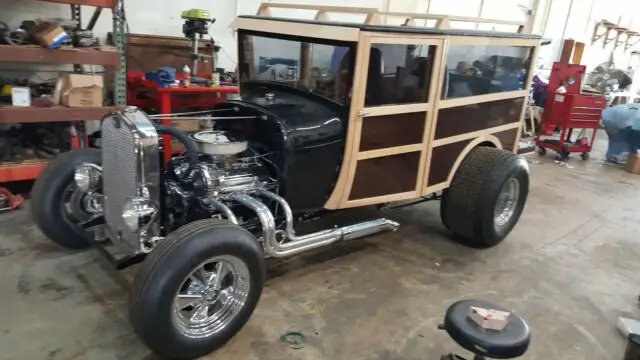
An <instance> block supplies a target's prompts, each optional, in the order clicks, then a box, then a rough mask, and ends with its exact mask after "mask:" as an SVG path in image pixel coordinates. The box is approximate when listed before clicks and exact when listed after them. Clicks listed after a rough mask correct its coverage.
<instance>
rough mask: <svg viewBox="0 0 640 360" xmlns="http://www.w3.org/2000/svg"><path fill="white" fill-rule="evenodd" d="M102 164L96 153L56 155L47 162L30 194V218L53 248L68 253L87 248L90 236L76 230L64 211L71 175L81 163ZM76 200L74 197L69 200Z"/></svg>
mask: <svg viewBox="0 0 640 360" xmlns="http://www.w3.org/2000/svg"><path fill="white" fill-rule="evenodd" d="M85 162H88V163H93V164H96V165H100V164H102V156H101V152H100V150H99V149H90V148H89V149H80V150H72V151H69V152H65V153H62V154H60V155H58V156H57V157H56V158H55V159H53V160H52V161H50V162H49V164H48V165H47V167H45V169H44V170H43V171H42V173H41V174H40V176H38V178H37V179H36V181H35V184H34V185H33V189H32V190H31V217H32V219H33V222H35V224H36V225H37V226H38V228H39V229H40V230H41V231H42V232H43V233H44V234H45V235H46V236H47V237H48V238H49V239H51V240H52V241H53V242H55V243H56V244H58V245H60V246H62V247H65V248H68V249H82V248H85V247H88V246H89V244H90V243H89V241H90V240H91V236H93V235H92V233H91V232H88V231H86V230H84V229H82V228H80V227H79V226H78V225H77V224H78V221H77V220H78V219H74V218H73V215H71V214H69V212H67V210H66V209H65V202H67V201H72V199H71V198H72V194H71V193H69V190H70V189H71V187H72V186H73V185H74V184H75V183H74V180H73V174H74V173H75V171H76V167H77V166H78V165H80V164H82V163H85ZM73 200H77V197H73Z"/></svg>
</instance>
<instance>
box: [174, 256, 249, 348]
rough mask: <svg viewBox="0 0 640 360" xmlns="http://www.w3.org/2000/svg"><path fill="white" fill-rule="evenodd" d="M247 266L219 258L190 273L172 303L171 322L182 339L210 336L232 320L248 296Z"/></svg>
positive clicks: (232, 257)
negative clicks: (181, 335)
mask: <svg viewBox="0 0 640 360" xmlns="http://www.w3.org/2000/svg"><path fill="white" fill-rule="evenodd" d="M250 286H251V280H250V277H249V269H248V268H247V265H246V264H245V263H244V262H243V261H242V260H240V259H239V258H237V257H235V256H231V255H221V256H216V257H214V258H211V259H209V260H207V261H205V262H203V263H201V264H200V265H198V266H197V267H196V268H195V270H193V271H192V272H191V273H190V274H189V275H188V276H187V277H186V278H185V279H184V280H183V282H182V284H181V286H180V289H179V290H178V292H177V294H176V296H175V298H174V301H173V320H174V323H175V324H176V327H177V328H178V330H179V331H180V333H182V334H183V335H184V336H186V337H189V338H205V337H210V336H213V335H215V334H217V333H219V332H220V331H222V330H223V329H225V328H226V327H227V326H229V324H230V323H231V322H232V321H233V320H234V319H235V317H236V316H237V315H238V313H239V312H240V310H241V309H242V308H243V307H244V304H245V303H246V301H247V297H248V295H249V288H250Z"/></svg>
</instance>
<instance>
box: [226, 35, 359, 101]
mask: <svg viewBox="0 0 640 360" xmlns="http://www.w3.org/2000/svg"><path fill="white" fill-rule="evenodd" d="M239 46H240V52H239V53H240V64H239V72H240V81H241V82H246V81H256V80H257V81H276V82H278V83H280V84H283V85H286V86H291V87H293V88H297V89H301V90H305V91H309V92H312V93H314V94H316V95H319V96H322V97H325V98H329V99H332V100H334V101H337V102H339V103H342V104H345V103H346V102H347V100H348V96H349V90H350V85H351V80H352V77H353V61H350V59H351V58H352V56H353V55H354V54H355V44H354V43H348V42H339V41H330V40H321V39H311V38H302V37H286V38H285V37H272V36H264V35H254V34H248V33H241V34H240V42H239Z"/></svg>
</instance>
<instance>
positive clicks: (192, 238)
mask: <svg viewBox="0 0 640 360" xmlns="http://www.w3.org/2000/svg"><path fill="white" fill-rule="evenodd" d="M216 256H231V257H234V258H236V259H239V260H240V261H242V263H243V264H244V265H246V267H247V269H248V274H249V275H248V278H249V280H250V285H249V290H248V295H247V297H246V300H245V302H244V305H242V307H241V308H240V310H239V311H238V312H237V313H236V315H235V317H233V318H232V320H231V322H230V323H229V324H228V326H226V327H224V328H223V329H221V330H219V331H218V332H217V333H215V334H213V335H211V336H208V337H201V338H194V337H189V336H186V335H185V334H184V333H183V332H181V331H180V329H179V328H178V325H176V321H174V319H173V314H174V298H175V297H176V296H177V293H178V291H179V290H180V289H181V287H182V286H183V282H184V281H185V280H186V279H187V277H188V276H189V274H191V273H192V272H193V271H194V270H195V269H196V268H197V267H198V266H199V264H202V263H203V262H206V261H207V260H208V259H211V258H215V257H216ZM265 272H266V271H265V261H264V255H263V252H262V247H261V246H260V244H259V242H258V241H257V239H256V238H255V237H254V236H253V235H252V234H251V233H249V232H248V231H247V230H245V229H243V228H242V227H240V226H237V225H233V224H231V223H229V222H227V221H223V220H212V219H206V220H199V221H194V222H192V223H190V224H187V225H185V226H183V227H181V228H179V229H178V230H176V231H174V232H173V233H171V234H169V235H168V236H167V237H166V238H164V239H163V240H161V241H160V243H159V244H158V245H157V246H156V247H155V248H154V249H153V251H152V252H151V254H150V255H149V256H148V257H147V259H145V261H144V262H143V263H142V265H141V266H140V269H139V271H138V274H137V275H136V277H135V279H134V282H133V284H132V287H131V294H130V297H129V317H130V319H131V323H132V325H133V328H134V330H135V332H136V334H137V335H138V336H139V337H140V339H142V341H143V342H144V343H145V344H146V345H147V347H149V349H151V350H152V351H153V352H155V353H156V354H157V355H159V356H160V357H161V358H163V359H164V358H167V359H194V358H198V357H201V356H204V355H206V354H209V353H211V352H213V351H215V350H216V349H218V348H220V347H221V346H223V345H224V344H225V343H226V342H227V341H228V340H229V339H231V338H232V337H233V336H234V335H235V334H236V333H237V332H238V331H240V329H241V328H242V327H243V326H244V324H245V323H246V322H247V321H248V320H249V317H250V316H251V314H252V313H253V311H254V309H255V307H256V305H257V304H258V301H259V299H260V295H261V294H262V287H263V285H264V279H265Z"/></svg>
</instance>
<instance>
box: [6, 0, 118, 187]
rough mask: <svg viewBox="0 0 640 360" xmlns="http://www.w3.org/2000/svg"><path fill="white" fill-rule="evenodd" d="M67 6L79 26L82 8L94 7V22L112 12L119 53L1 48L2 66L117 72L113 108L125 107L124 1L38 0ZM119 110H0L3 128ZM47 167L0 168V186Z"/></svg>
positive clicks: (42, 164)
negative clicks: (99, 68) (90, 68)
mask: <svg viewBox="0 0 640 360" xmlns="http://www.w3.org/2000/svg"><path fill="white" fill-rule="evenodd" d="M39 1H46V2H54V3H60V4H67V5H70V6H71V14H72V18H73V19H74V20H77V21H78V24H80V21H81V13H80V6H84V5H87V6H94V7H96V10H95V12H94V14H93V16H92V21H95V20H97V18H98V17H99V16H100V13H101V11H102V9H104V8H109V9H111V11H112V13H113V36H114V40H115V41H114V42H115V44H116V51H100V50H94V49H46V48H42V47H37V46H10V45H0V62H20V63H40V64H74V65H75V66H76V67H75V69H76V71H79V70H80V68H78V65H103V66H105V67H108V68H110V69H112V70H113V71H114V72H115V83H114V105H115V106H123V105H126V101H127V88H126V74H127V69H126V52H125V51H126V49H125V21H126V20H125V13H124V4H123V0H39ZM115 109H116V107H98V108H67V107H63V106H54V107H50V108H38V107H11V106H8V107H0V124H17V123H33V122H66V121H86V120H96V119H101V118H102V117H103V116H104V115H106V114H107V113H109V112H111V111H113V110H115ZM45 166H46V161H44V160H38V159H34V160H26V161H24V162H20V163H9V164H3V165H0V184H1V183H8V182H13V181H22V180H33V179H35V178H37V177H38V176H39V175H40V172H41V171H42V169H44V167H45Z"/></svg>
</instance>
